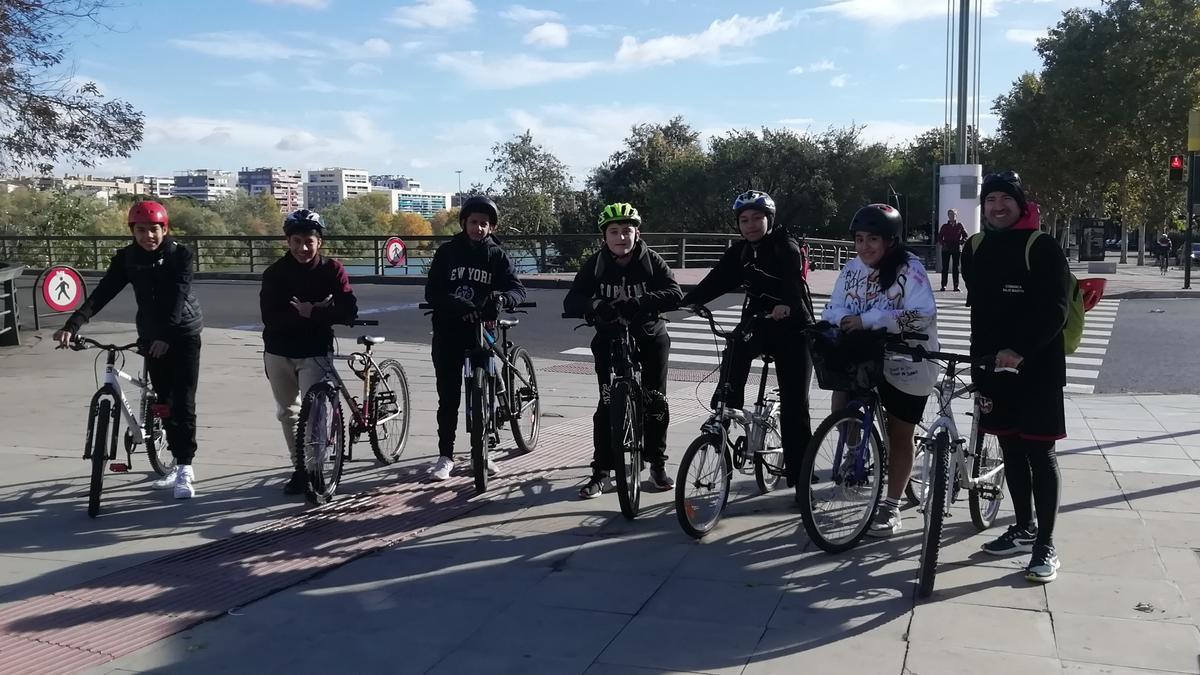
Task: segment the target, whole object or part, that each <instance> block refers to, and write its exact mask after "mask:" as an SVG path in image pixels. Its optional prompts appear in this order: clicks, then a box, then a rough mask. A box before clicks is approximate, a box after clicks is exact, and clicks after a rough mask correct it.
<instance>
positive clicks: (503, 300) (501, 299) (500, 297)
mask: <svg viewBox="0 0 1200 675" xmlns="http://www.w3.org/2000/svg"><path fill="white" fill-rule="evenodd" d="M507 308H508V296H506V295H504V294H503V293H501V292H500V291H492V293H491V295H489V296H488V299H487V300H484V301H483V307H482V308H481V309H480V313H479V314H480V316H481V317H483V320H484V321H495V320H496V319H497V318H499V317H500V312H501V311H502V310H504V309H507Z"/></svg>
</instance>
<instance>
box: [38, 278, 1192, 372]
mask: <svg viewBox="0 0 1200 675" xmlns="http://www.w3.org/2000/svg"><path fill="white" fill-rule="evenodd" d="M21 281H22V282H21V289H22V290H21V291H20V294H21V299H22V304H23V305H27V304H28V303H29V299H28V298H29V297H30V284H32V278H30V277H24V278H23V279H22V280H21ZM93 282H94V280H93ZM194 288H195V292H196V295H197V297H198V298H199V300H200V304H201V305H202V306H203V308H204V319H205V325H207V326H212V327H216V328H238V329H244V330H251V331H258V330H260V329H261V326H260V325H259V311H258V284H257V283H255V282H244V281H198V282H196V283H195V284H194ZM354 290H355V293H356V294H357V296H358V301H359V309H360V315H361V316H362V318H376V319H379V322H380V325H379V326H378V327H372V328H348V327H344V326H342V327H338V328H337V333H338V336H339V337H342V338H353V337H354V336H355V335H359V334H362V333H372V334H377V335H383V336H385V337H387V338H388V339H391V340H399V341H403V342H428V341H429V332H430V326H429V318H428V317H426V316H424V314H423V313H422V312H421V310H419V309H417V305H418V304H419V303H420V302H422V301H423V300H424V289H423V288H422V287H421V286H399V285H377V284H357V285H355V287H354ZM564 294H565V291H564V290H559V289H554V290H538V289H531V290H530V291H529V299H530V300H532V301H534V302H536V303H537V304H538V306H537V308H536V309H532V310H530V311H529V313H528V314H525V315H520V316H519V318H521V319H522V324H521V325H520V326H519V327H518V328H517V329H516V330H515V332H514V333H513V335H514V339H515V341H516V342H518V343H519V344H521V345H523V346H525V347H526V348H527V349H529V350H530V352H532V353H533V354H534V355H535V356H542V357H554V358H566V359H576V360H589V357H583V356H576V357H571V356H564V355H562V354H561V352H562V351H563V350H565V349H569V348H571V347H580V346H586V345H587V343H588V340H589V339H590V331H589V329H587V328H582V329H580V330H579V332H578V333H574V332H573V330H574V327H575V326H576V325H577V324H578V322H575V321H567V320H564V319H562V318H560V317H561V314H562V298H563V295H564ZM738 301H739V297H738V296H733V295H731V296H727V297H725V298H723V299H721V300H718V301H717V302H716V303H714V304H713V306H714V307H717V306H726V307H727V306H731V305H734V304H736V303H738ZM134 310H135V307H134V301H133V293H132V292H131V291H129V290H126V291H125V292H123V293H122V294H121V295H120V296H119V297H118V298H117V299H116V300H114V301H113V302H112V303H111V304H110V305H109V306H108V307H106V308H105V309H104V311H103V313H102V314H101V318H103V319H105V320H108V321H126V322H132V321H133V317H134ZM1156 310H1162V311H1156ZM22 319H23V324H25V325H26V326H30V325H31V324H32V319H31V317H30V311H29V310H28V309H24V308H23V311H22ZM44 321H45V325H46V326H48V327H57V326H58V325H59V324H60V323H61V321H62V317H50V318H47V319H45V320H44ZM1197 341H1200V301H1197V300H1184V299H1174V300H1124V301H1122V302H1121V305H1120V310H1119V312H1118V314H1117V320H1116V322H1115V324H1114V328H1113V333H1112V336H1111V338H1110V342H1109V344H1108V348H1107V353H1106V354H1105V356H1104V361H1103V365H1102V366H1100V375H1099V378H1098V379H1097V380H1096V393H1124V392H1139V393H1158V392H1161V393H1194V392H1195V391H1196V390H1197V387H1200V357H1198V356H1197V350H1196V343H1197ZM672 367H681V365H675V364H673V365H672ZM682 367H688V366H686V365H682ZM692 367H697V368H701V367H703V368H705V369H707V368H708V366H700V365H696V366H692Z"/></svg>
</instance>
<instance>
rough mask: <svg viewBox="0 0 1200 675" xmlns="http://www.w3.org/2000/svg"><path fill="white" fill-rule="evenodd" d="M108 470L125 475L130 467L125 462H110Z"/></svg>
mask: <svg viewBox="0 0 1200 675" xmlns="http://www.w3.org/2000/svg"><path fill="white" fill-rule="evenodd" d="M108 470H109V471H112V472H113V473H125V472H127V471H129V465H128V464H126V463H124V462H110V463H109V465H108Z"/></svg>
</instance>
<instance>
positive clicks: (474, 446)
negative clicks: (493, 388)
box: [467, 368, 491, 492]
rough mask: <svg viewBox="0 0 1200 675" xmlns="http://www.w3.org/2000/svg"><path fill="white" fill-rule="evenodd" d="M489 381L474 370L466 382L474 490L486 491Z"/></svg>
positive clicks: (480, 370)
mask: <svg viewBox="0 0 1200 675" xmlns="http://www.w3.org/2000/svg"><path fill="white" fill-rule="evenodd" d="M490 384H491V380H489V379H488V377H487V376H486V375H485V374H484V372H483V369H482V368H476V369H475V376H474V377H472V378H470V379H469V380H467V429H468V431H469V432H470V435H471V472H472V473H473V474H474V475H475V490H476V491H477V492H486V491H487V489H488V478H490V476H488V470H487V459H488V427H489V426H490V425H489V421H488V415H489V414H490V410H489V405H488V403H489V401H490V396H489V394H488V387H489V386H490Z"/></svg>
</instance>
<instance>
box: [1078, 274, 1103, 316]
mask: <svg viewBox="0 0 1200 675" xmlns="http://www.w3.org/2000/svg"><path fill="white" fill-rule="evenodd" d="M1105 283H1106V280H1105V279H1099V278H1096V279H1080V280H1079V291H1080V292H1081V293H1083V311H1085V312H1090V311H1091V310H1092V308H1093V307H1095V306H1096V305H1097V304H1099V302H1100V298H1103V297H1104V285H1105Z"/></svg>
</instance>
